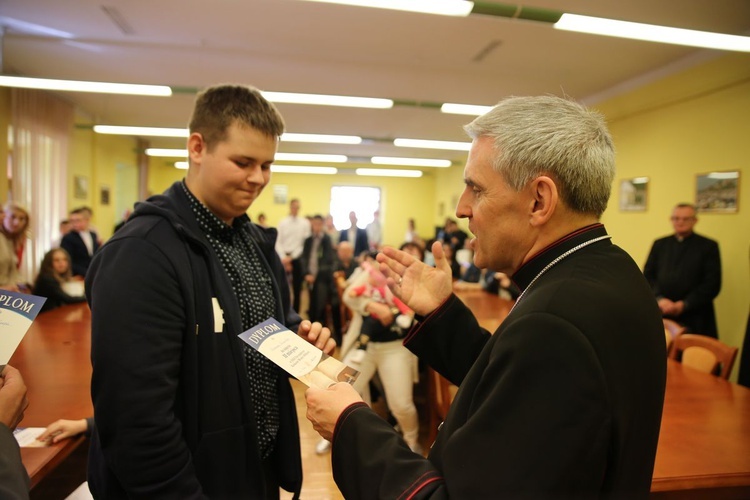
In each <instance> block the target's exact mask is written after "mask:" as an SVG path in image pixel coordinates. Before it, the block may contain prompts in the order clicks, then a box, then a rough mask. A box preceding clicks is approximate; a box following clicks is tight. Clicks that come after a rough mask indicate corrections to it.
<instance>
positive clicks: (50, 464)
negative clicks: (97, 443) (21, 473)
mask: <svg viewBox="0 0 750 500" xmlns="http://www.w3.org/2000/svg"><path fill="white" fill-rule="evenodd" d="M85 439H86V437H85V436H83V435H80V436H77V437H73V438H69V439H66V440H65V441H64V442H63V443H59V445H55V446H60V449H59V451H57V452H56V453H52V454H51V455H49V457H47V458H43V459H42V460H36V459H35V458H33V455H36V454H40V455H41V454H42V452H41V451H37V450H45V448H21V460H22V461H23V464H24V466H25V467H26V472H27V473H28V474H29V478H30V479H31V488H32V489H33V488H34V486H36V485H37V484H38V483H39V481H41V480H42V479H44V478H45V477H46V476H47V474H49V472H50V471H52V470H53V469H54V468H55V467H57V466H58V465H59V464H60V462H62V461H63V460H65V459H66V458H67V457H68V455H70V454H71V453H73V451H74V450H75V449H76V448H78V446H80V445H81V443H83V441H84V440H85ZM30 467H32V468H30Z"/></svg>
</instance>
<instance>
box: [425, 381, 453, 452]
mask: <svg viewBox="0 0 750 500" xmlns="http://www.w3.org/2000/svg"><path fill="white" fill-rule="evenodd" d="M427 376H428V380H427V406H428V410H429V413H430V414H429V424H428V435H427V442H429V443H432V442H433V441H434V440H435V437H436V436H437V427H438V424H440V422H442V421H443V420H445V417H446V416H447V415H448V410H449V409H450V407H451V403H452V402H453V398H454V397H455V396H456V393H457V392H458V387H457V386H455V385H453V384H452V383H450V382H449V381H448V380H447V379H446V378H445V377H443V376H442V375H440V374H439V373H438V372H436V371H435V370H433V369H432V368H430V367H427Z"/></svg>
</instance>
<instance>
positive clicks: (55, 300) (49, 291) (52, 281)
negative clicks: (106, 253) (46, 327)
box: [34, 248, 86, 312]
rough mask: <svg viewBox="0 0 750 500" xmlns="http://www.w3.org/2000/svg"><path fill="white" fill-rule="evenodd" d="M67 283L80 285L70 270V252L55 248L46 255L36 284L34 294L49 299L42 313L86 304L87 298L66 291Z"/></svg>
mask: <svg viewBox="0 0 750 500" xmlns="http://www.w3.org/2000/svg"><path fill="white" fill-rule="evenodd" d="M66 283H79V284H80V282H79V281H76V280H74V279H73V273H72V272H71V269H70V257H69V256H68V252H66V251H65V250H63V249H62V248H53V249H52V250H50V251H49V252H47V253H46V254H45V255H44V258H43V259H42V266H41V268H40V269H39V275H38V276H37V278H36V282H35V283H34V294H35V295H39V296H41V297H47V301H46V302H45V303H44V306H42V311H41V312H44V311H50V310H52V309H55V308H57V307H60V306H62V305H65V304H75V303H78V302H85V301H86V296H85V295H83V294H81V295H70V294H69V293H68V292H66V291H65V289H64V288H63V285H65V284H66Z"/></svg>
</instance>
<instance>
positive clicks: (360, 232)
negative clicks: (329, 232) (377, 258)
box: [339, 227, 370, 257]
mask: <svg viewBox="0 0 750 500" xmlns="http://www.w3.org/2000/svg"><path fill="white" fill-rule="evenodd" d="M341 241H349V230H348V229H342V230H341V232H340V233H339V242H341ZM349 243H351V244H352V246H353V247H354V256H355V257H359V255H360V254H361V253H362V252H366V251H368V250H369V249H370V244H369V243H368V241H367V230H365V229H362V228H359V227H358V228H357V234H356V236H355V241H349Z"/></svg>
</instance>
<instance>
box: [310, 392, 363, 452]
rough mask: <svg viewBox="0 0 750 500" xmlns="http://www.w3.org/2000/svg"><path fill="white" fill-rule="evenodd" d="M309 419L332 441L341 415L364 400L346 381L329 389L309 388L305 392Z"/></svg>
mask: <svg viewBox="0 0 750 500" xmlns="http://www.w3.org/2000/svg"><path fill="white" fill-rule="evenodd" d="M305 400H307V419H308V420H309V421H310V422H311V423H312V426H313V429H315V431H316V432H317V433H318V434H320V435H321V437H323V438H324V439H327V440H328V441H331V439H332V438H333V430H334V428H335V427H336V422H338V419H339V417H340V416H341V414H342V413H343V412H344V410H345V409H347V408H348V407H349V406H351V405H353V404H354V403H358V402H361V401H362V398H361V397H360V395H359V393H357V391H356V390H354V388H353V387H352V386H351V385H349V384H347V383H345V382H339V383H338V384H334V385H332V386H330V387H329V388H328V389H316V388H313V387H311V388H309V389H307V391H306V392H305Z"/></svg>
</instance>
